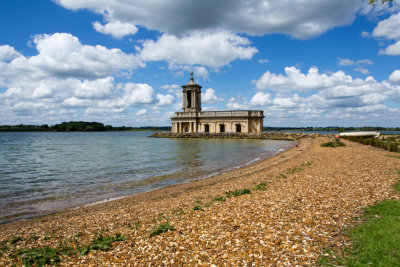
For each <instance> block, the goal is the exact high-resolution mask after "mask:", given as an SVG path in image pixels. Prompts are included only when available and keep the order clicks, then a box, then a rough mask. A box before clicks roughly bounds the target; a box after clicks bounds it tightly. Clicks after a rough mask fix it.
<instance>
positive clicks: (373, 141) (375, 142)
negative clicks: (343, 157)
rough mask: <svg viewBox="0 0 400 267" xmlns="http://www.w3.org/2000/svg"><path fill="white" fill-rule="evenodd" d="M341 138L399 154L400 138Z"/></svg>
mask: <svg viewBox="0 0 400 267" xmlns="http://www.w3.org/2000/svg"><path fill="white" fill-rule="evenodd" d="M343 138H344V139H347V140H350V141H353V142H357V143H360V144H363V145H369V146H373V147H378V148H383V149H386V150H388V151H391V152H400V148H399V146H400V138H399V137H398V136H389V137H385V136H383V137H382V138H362V137H355V136H345V137H343Z"/></svg>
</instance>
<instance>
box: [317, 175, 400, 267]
mask: <svg viewBox="0 0 400 267" xmlns="http://www.w3.org/2000/svg"><path fill="white" fill-rule="evenodd" d="M398 174H399V175H400V170H398ZM393 189H394V190H396V191H397V192H398V193H400V180H398V181H397V183H395V184H394V185H393ZM358 220H359V221H361V223H357V225H356V226H355V227H353V228H351V229H349V230H348V233H347V234H348V235H349V237H350V240H351V242H352V244H353V246H352V248H350V249H347V250H345V251H339V253H340V254H341V255H342V256H338V255H337V254H338V253H335V252H334V251H328V253H325V254H326V255H325V256H324V257H322V258H321V259H320V260H319V262H318V263H319V264H320V265H322V266H400V238H399V236H400V235H399V233H400V201H399V200H384V201H381V202H379V203H377V204H375V205H373V206H370V207H367V208H365V209H364V215H363V216H362V217H361V218H358Z"/></svg>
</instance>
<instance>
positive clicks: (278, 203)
mask: <svg viewBox="0 0 400 267" xmlns="http://www.w3.org/2000/svg"><path fill="white" fill-rule="evenodd" d="M332 140H333V137H315V136H314V137H313V138H310V137H309V138H302V139H300V140H298V144H297V146H295V147H293V148H291V149H289V150H287V151H285V152H283V153H281V154H278V155H276V156H274V157H272V158H268V159H265V160H262V161H260V162H257V163H255V164H253V165H250V166H246V167H244V168H241V169H236V170H234V171H231V172H229V173H223V174H220V175H218V176H215V177H211V178H208V179H204V180H199V181H194V182H191V183H187V184H180V185H176V186H170V187H167V188H164V189H160V190H156V191H152V192H147V193H142V194H138V195H134V196H130V197H126V198H123V199H118V200H114V201H110V202H106V203H101V204H97V205H93V206H88V207H80V208H77V209H73V210H68V211H62V212H59V213H56V214H51V215H48V216H44V217H40V218H33V219H29V220H25V221H17V222H13V223H9V224H5V225H0V241H4V240H11V239H13V238H15V237H20V239H21V240H20V241H18V242H16V243H14V244H10V242H9V243H8V245H7V248H6V249H4V250H3V251H1V254H0V255H1V258H0V265H5V266H8V265H12V264H16V265H17V266H21V265H22V261H21V260H20V258H18V257H17V258H13V257H11V256H12V255H15V254H16V253H18V251H19V250H21V249H30V248H40V247H45V246H49V247H60V246H65V247H77V246H83V245H85V244H90V243H91V241H92V240H93V239H95V238H96V236H98V235H99V234H102V235H104V236H114V235H116V234H120V235H121V236H123V237H124V240H123V241H117V242H114V243H112V245H111V247H110V248H109V249H108V250H104V251H103V250H92V251H89V252H88V253H87V254H85V255H83V256H80V257H78V253H77V254H76V255H68V256H67V255H62V256H60V260H61V262H60V263H59V265H61V266H296V265H300V266H304V265H306V266H307V265H315V264H316V262H317V260H318V259H319V258H320V257H321V255H323V254H324V250H325V249H326V248H333V249H338V248H343V247H346V246H350V245H351V244H350V243H349V241H348V239H347V237H346V236H345V235H344V234H343V230H344V229H346V227H349V226H350V225H353V224H354V223H356V222H355V220H354V218H356V217H357V216H359V215H361V214H362V212H363V208H364V207H366V206H369V205H372V204H374V203H376V202H377V201H380V200H384V199H399V196H398V194H397V193H396V192H395V191H394V190H393V189H392V185H393V184H394V183H395V182H396V181H397V180H398V179H399V178H400V177H399V174H398V171H399V170H400V156H399V154H398V153H393V152H388V151H385V150H383V149H379V148H374V147H371V146H366V145H361V144H358V143H354V142H350V141H346V140H345V141H343V142H344V143H345V144H346V146H344V147H336V148H330V147H321V143H323V142H328V141H332ZM257 185H258V187H257ZM243 189H249V190H250V193H249V194H243V195H240V196H232V197H228V195H229V194H228V195H227V194H226V192H235V191H236V190H243ZM166 223H168V225H170V226H171V228H172V229H170V230H168V231H166V232H164V233H160V234H159V235H155V236H151V237H150V235H151V233H152V231H154V229H157V227H159V226H160V225H165V224H166Z"/></svg>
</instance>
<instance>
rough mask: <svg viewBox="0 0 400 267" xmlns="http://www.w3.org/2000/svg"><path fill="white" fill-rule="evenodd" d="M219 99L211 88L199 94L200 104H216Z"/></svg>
mask: <svg viewBox="0 0 400 267" xmlns="http://www.w3.org/2000/svg"><path fill="white" fill-rule="evenodd" d="M218 100H219V98H218V97H217V95H216V94H215V90H214V89H212V88H208V89H207V90H206V91H205V92H203V93H202V94H201V102H203V103H206V104H213V103H217V102H218Z"/></svg>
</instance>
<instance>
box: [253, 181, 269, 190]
mask: <svg viewBox="0 0 400 267" xmlns="http://www.w3.org/2000/svg"><path fill="white" fill-rule="evenodd" d="M266 186H267V184H266V183H265V182H261V183H259V184H258V185H255V186H254V187H253V191H258V190H263V191H265V190H267V188H266Z"/></svg>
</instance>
